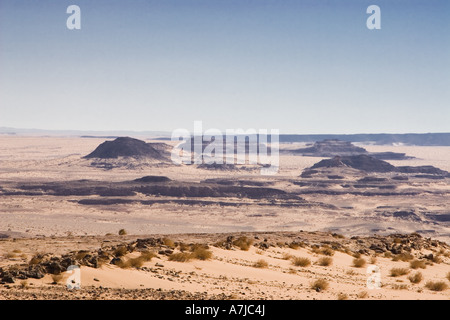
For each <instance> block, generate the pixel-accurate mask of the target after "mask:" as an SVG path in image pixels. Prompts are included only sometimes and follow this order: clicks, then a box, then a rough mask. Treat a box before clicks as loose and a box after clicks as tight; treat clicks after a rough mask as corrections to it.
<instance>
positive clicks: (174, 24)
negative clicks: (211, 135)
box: [0, 0, 450, 133]
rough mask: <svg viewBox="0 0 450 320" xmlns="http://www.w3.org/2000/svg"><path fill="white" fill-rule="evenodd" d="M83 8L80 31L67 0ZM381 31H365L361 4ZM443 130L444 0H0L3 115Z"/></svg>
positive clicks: (39, 121) (104, 123)
mask: <svg viewBox="0 0 450 320" xmlns="http://www.w3.org/2000/svg"><path fill="white" fill-rule="evenodd" d="M71 4H76V5H78V6H79V7H80V8H81V30H69V29H67V27H66V20H67V18H68V17H69V14H67V13H66V9H67V7H68V6H69V5H71ZM372 4H375V5H378V6H379V7H380V8H381V30H369V29H368V28H367V27H366V20H367V18H368V17H369V14H367V13H366V9H367V7H368V6H369V5H372ZM194 120H202V121H203V126H204V128H205V129H206V128H218V129H220V130H224V129H226V128H244V129H248V128H255V129H260V128H261V129H272V128H273V129H280V131H281V133H379V132H392V133H403V132H449V131H450V1H448V0H442V1H438V0H436V1H434V0H422V1H414V0H403V1H402V0H389V1H382V0H370V1H365V0H341V1H337V0H329V1H325V0H311V1H303V0H297V1H289V0H277V1H275V0H270V1H269V0H179V1H175V0H155V1H148V0H142V1H139V0H121V1H116V0H95V1H93V0H89V1H83V0H71V1H65V0H53V1H50V0H40V1H36V0H29V1H22V0H0V126H6V127H18V128H41V129H78V130H138V131H141V130H164V131H171V130H173V129H175V128H186V129H189V130H193V122H194Z"/></svg>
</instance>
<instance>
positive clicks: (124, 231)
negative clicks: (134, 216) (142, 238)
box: [119, 229, 127, 236]
mask: <svg viewBox="0 0 450 320" xmlns="http://www.w3.org/2000/svg"><path fill="white" fill-rule="evenodd" d="M126 234H127V231H126V230H125V229H120V230H119V236H124V235H126Z"/></svg>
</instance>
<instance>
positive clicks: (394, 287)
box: [391, 284, 408, 290]
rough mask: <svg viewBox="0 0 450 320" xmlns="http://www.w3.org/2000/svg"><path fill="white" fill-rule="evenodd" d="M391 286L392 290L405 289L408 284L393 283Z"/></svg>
mask: <svg viewBox="0 0 450 320" xmlns="http://www.w3.org/2000/svg"><path fill="white" fill-rule="evenodd" d="M391 288H392V289H394V290H406V289H408V286H407V285H406V284H393V285H391Z"/></svg>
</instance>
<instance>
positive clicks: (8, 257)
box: [5, 252, 17, 259]
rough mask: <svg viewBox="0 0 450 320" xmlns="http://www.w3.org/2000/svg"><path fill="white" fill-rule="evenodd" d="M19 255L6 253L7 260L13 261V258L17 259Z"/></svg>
mask: <svg viewBox="0 0 450 320" xmlns="http://www.w3.org/2000/svg"><path fill="white" fill-rule="evenodd" d="M16 257H17V254H15V253H14V252H7V253H5V258H6V259H12V258H16Z"/></svg>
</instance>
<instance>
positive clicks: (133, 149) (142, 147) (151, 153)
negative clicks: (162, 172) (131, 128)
mask: <svg viewBox="0 0 450 320" xmlns="http://www.w3.org/2000/svg"><path fill="white" fill-rule="evenodd" d="M161 145H162V144H161V143H155V144H152V143H146V142H145V141H142V140H138V139H134V138H129V137H119V138H117V139H115V140H113V141H105V142H103V143H102V144H100V145H99V146H98V147H97V148H96V149H95V150H94V151H93V152H92V153H90V154H88V155H87V156H85V157H84V158H87V159H89V158H100V159H116V158H118V157H132V158H152V159H156V160H167V157H166V155H165V154H164V153H165V152H164V148H163V146H161Z"/></svg>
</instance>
